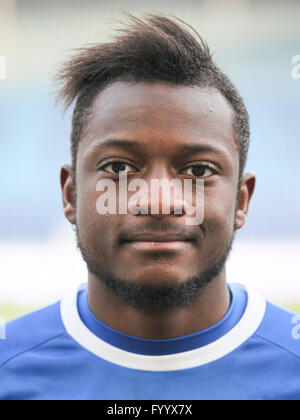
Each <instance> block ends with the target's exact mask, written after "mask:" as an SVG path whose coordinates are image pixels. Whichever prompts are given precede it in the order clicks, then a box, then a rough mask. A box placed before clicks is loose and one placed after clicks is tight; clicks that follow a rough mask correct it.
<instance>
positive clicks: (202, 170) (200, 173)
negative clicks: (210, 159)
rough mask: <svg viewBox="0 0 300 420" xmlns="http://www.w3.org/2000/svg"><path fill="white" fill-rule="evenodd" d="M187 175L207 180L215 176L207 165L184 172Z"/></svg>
mask: <svg viewBox="0 0 300 420" xmlns="http://www.w3.org/2000/svg"><path fill="white" fill-rule="evenodd" d="M183 172H184V173H185V174H186V175H190V176H195V177H204V178H207V177H208V176H211V175H213V174H214V171H213V169H211V168H210V167H209V166H205V165H193V166H190V167H189V168H186V169H184V170H183Z"/></svg>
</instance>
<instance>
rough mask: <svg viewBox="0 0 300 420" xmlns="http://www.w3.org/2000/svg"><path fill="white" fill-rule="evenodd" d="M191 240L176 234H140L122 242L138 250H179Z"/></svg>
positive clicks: (185, 246)
mask: <svg viewBox="0 0 300 420" xmlns="http://www.w3.org/2000/svg"><path fill="white" fill-rule="evenodd" d="M192 241H193V239H192V238H190V237H187V236H185V235H178V234H165V235H163V234H160V235H153V234H140V235H134V236H132V237H131V238H128V239H127V240H125V241H124V243H125V244H127V245H129V246H130V247H132V248H133V249H135V250H139V251H180V250H183V249H186V248H187V247H189V246H191V244H192Z"/></svg>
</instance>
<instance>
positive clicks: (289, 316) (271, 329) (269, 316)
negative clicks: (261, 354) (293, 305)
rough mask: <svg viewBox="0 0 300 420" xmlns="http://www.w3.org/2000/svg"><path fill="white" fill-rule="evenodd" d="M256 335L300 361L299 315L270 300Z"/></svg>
mask: <svg viewBox="0 0 300 420" xmlns="http://www.w3.org/2000/svg"><path fill="white" fill-rule="evenodd" d="M255 336H256V337H259V338H260V339H262V340H264V341H265V342H266V343H269V344H270V345H271V346H273V347H276V348H277V349H280V350H281V351H282V352H284V353H286V354H289V355H291V356H293V357H294V358H295V359H298V361H299V362H300V315H299V314H296V313H294V312H291V311H289V310H286V309H284V308H282V307H280V306H277V305H274V304H272V303H270V302H267V304H266V312H265V316H264V319H263V321H262V323H261V325H260V327H259V328H258V330H257V331H256V333H255Z"/></svg>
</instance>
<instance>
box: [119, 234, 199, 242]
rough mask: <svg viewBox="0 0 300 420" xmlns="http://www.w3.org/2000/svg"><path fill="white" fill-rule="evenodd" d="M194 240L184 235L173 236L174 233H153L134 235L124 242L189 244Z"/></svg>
mask: <svg viewBox="0 0 300 420" xmlns="http://www.w3.org/2000/svg"><path fill="white" fill-rule="evenodd" d="M193 239H194V238H192V237H191V235H183V234H172V233H168V234H166V233H164V234H163V233H161V234H153V233H143V234H137V235H132V236H130V237H128V238H126V239H125V240H124V242H160V243H163V242H189V241H192V240H193Z"/></svg>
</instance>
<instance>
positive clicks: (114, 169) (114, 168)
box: [103, 161, 136, 174]
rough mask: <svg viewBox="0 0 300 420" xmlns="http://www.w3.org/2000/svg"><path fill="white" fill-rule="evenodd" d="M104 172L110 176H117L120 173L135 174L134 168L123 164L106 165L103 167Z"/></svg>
mask: <svg viewBox="0 0 300 420" xmlns="http://www.w3.org/2000/svg"><path fill="white" fill-rule="evenodd" d="M103 169H104V171H106V172H110V173H112V174H119V173H120V172H127V173H129V172H135V171H136V168H135V167H133V166H131V165H129V164H128V163H125V162H121V161H120V162H111V163H109V164H108V165H105V166H103Z"/></svg>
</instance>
